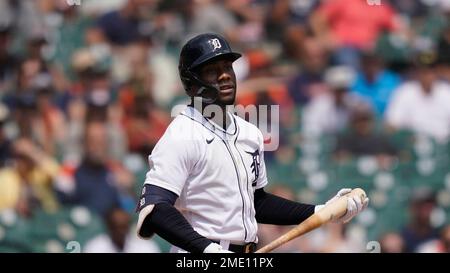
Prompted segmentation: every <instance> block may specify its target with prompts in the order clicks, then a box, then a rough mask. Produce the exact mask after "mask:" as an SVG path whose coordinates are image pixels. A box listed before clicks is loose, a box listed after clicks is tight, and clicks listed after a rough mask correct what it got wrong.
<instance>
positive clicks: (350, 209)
mask: <svg viewBox="0 0 450 273" xmlns="http://www.w3.org/2000/svg"><path fill="white" fill-rule="evenodd" d="M351 191H352V189H349V188H345V189H341V190H340V191H338V193H337V194H336V195H335V196H334V197H333V198H331V199H330V200H328V201H327V202H326V203H325V205H327V204H329V203H331V202H333V201H334V200H336V199H338V198H340V197H342V196H344V195H346V194H348V193H350V192H351ZM325 205H319V206H316V209H315V211H318V210H320V209H321V208H323V207H324V206H325ZM367 205H369V198H368V197H366V198H365V199H364V200H361V198H360V197H359V196H351V197H348V198H347V212H346V213H345V214H344V215H343V216H342V217H341V218H339V219H337V220H336V221H334V222H337V223H348V222H349V221H350V220H351V219H352V218H353V217H355V216H356V215H358V214H359V213H360V212H361V211H363V210H364V209H365V208H366V207H367Z"/></svg>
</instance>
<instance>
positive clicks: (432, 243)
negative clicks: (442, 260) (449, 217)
mask: <svg viewBox="0 0 450 273" xmlns="http://www.w3.org/2000/svg"><path fill="white" fill-rule="evenodd" d="M417 252H419V253H450V226H445V227H444V228H443V229H442V231H441V232H440V237H439V238H438V239H435V240H429V241H426V242H425V243H422V244H420V245H419V246H417Z"/></svg>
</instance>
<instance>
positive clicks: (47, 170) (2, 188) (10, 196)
mask: <svg viewBox="0 0 450 273" xmlns="http://www.w3.org/2000/svg"><path fill="white" fill-rule="evenodd" d="M13 145H14V146H13V158H12V165H11V166H7V167H4V168H2V169H0V210H2V209H8V208H9V209H15V210H16V211H17V213H18V214H19V215H21V216H23V217H30V216H32V214H33V211H34V210H35V209H38V208H42V209H44V210H46V211H47V212H52V211H55V210H56V209H57V207H58V204H57V201H56V198H55V196H54V193H53V181H54V179H55V178H56V176H57V175H58V172H59V165H58V163H57V162H56V161H55V160H54V159H53V158H51V157H50V156H48V155H47V154H46V153H45V152H44V151H43V150H42V149H40V148H39V147H38V146H37V145H36V144H34V143H33V142H32V141H31V140H30V139H28V138H20V139H18V140H16V141H15V142H14V144H13Z"/></svg>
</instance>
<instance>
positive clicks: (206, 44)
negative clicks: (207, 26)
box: [178, 33, 241, 103]
mask: <svg viewBox="0 0 450 273" xmlns="http://www.w3.org/2000/svg"><path fill="white" fill-rule="evenodd" d="M239 57H241V54H239V53H236V52H233V51H232V50H231V47H230V45H229V44H228V42H227V41H226V40H225V38H223V37H222V36H220V35H217V34H213V33H205V34H200V35H197V36H195V37H194V38H192V39H190V40H189V41H188V42H187V43H186V44H185V45H184V46H183V48H182V49H181V53H180V61H179V64H178V71H179V73H180V78H181V82H182V83H183V86H184V89H185V90H186V91H189V90H190V89H191V88H192V86H193V85H195V86H198V87H199V89H198V90H197V92H196V96H198V97H202V93H203V92H205V91H206V90H212V91H213V92H215V94H218V92H219V90H217V88H215V87H214V86H212V85H209V84H207V83H205V82H204V81H202V80H201V79H200V77H199V75H198V74H197V73H196V72H195V71H196V68H199V67H200V66H201V65H202V64H205V63H207V62H209V61H212V60H215V59H218V58H227V59H230V60H231V61H233V62H234V61H235V60H237V59H238V58H239ZM216 97H217V96H216ZM203 101H204V102H205V103H213V102H214V101H215V99H203Z"/></svg>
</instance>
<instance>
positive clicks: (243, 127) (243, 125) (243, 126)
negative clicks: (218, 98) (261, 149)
mask: <svg viewBox="0 0 450 273" xmlns="http://www.w3.org/2000/svg"><path fill="white" fill-rule="evenodd" d="M233 117H234V119H235V121H236V124H237V126H239V128H240V131H241V133H244V134H245V135H247V136H248V137H252V136H257V138H258V139H257V140H258V141H262V139H263V134H262V132H261V130H260V129H259V128H258V127H257V126H256V125H254V124H253V123H251V122H248V121H246V120H245V119H243V118H241V117H240V116H238V115H236V114H233Z"/></svg>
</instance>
